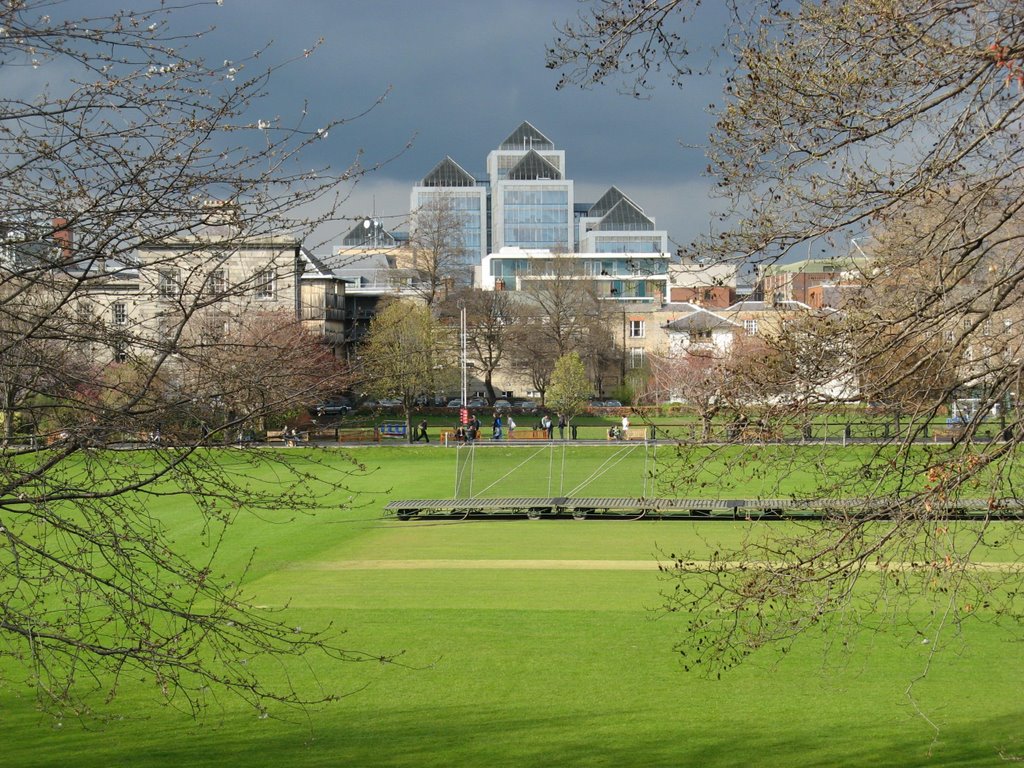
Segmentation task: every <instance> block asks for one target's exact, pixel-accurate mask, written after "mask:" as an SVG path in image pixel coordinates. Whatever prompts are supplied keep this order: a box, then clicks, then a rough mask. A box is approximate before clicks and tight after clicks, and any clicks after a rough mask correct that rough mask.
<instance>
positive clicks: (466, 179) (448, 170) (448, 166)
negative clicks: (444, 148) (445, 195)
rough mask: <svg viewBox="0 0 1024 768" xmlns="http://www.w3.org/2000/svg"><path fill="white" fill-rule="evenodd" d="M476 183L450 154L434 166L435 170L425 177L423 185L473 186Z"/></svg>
mask: <svg viewBox="0 0 1024 768" xmlns="http://www.w3.org/2000/svg"><path fill="white" fill-rule="evenodd" d="M475 185H476V179H474V178H473V177H472V176H471V175H470V174H469V173H467V172H466V171H465V169H463V167H462V166H461V165H459V164H458V163H456V162H455V161H454V160H452V159H451V157H449V156H448V155H445V157H444V160H442V161H441V162H440V163H438V164H437V165H435V166H434V170H432V171H431V172H430V173H428V174H427V175H426V176H424V177H423V181H422V183H421V186H424V187H472V186H475Z"/></svg>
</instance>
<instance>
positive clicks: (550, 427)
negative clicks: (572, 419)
mask: <svg viewBox="0 0 1024 768" xmlns="http://www.w3.org/2000/svg"><path fill="white" fill-rule="evenodd" d="M506 426H507V428H508V439H509V440H514V439H515V431H516V422H515V419H513V418H512V414H509V415H508V417H507V418H505V417H502V415H501V413H500V412H498V411H495V412H494V420H493V421H492V422H491V439H492V440H502V439H504V435H505V428H506ZM556 426H557V427H558V438H559V439H560V440H564V439H565V428H566V427H568V426H569V419H568V418H566V417H565V416H564V415H563V414H561V413H559V414H557V421H552V419H551V416H550V415H548V414H546V413H545V414H544V415H543V416H541V418H540V421H539V422H538V424H537V429H542V430H544V432H546V433H547V438H548V440H554V437H555V427H556ZM481 428H482V425H481V423H480V419H479V418H477V416H476V414H474V415H472V416H470V417H469V421H468V422H466V423H465V424H456V425H455V432H454V438H455V442H457V443H473V442H476V441H477V440H478V439H479V438H480V430H481ZM628 434H629V417H628V416H623V417H622V426H621V427H618V426H615V427H612V428H611V429H609V430H608V437H609V438H610V439H614V440H624V439H626V437H627V436H628ZM572 437H573V439H575V438H576V427H575V426H573V427H572ZM420 440H425V441H426V442H428V443H429V442H430V436H429V435H428V434H427V420H426V419H423V421H421V422H420V423H419V424H417V425H416V430H415V437H414V438H413V442H414V443H418V442H419V441H420Z"/></svg>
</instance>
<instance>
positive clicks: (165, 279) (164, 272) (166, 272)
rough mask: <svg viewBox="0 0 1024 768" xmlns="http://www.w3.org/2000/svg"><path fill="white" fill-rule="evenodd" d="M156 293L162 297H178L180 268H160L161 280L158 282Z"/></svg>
mask: <svg viewBox="0 0 1024 768" xmlns="http://www.w3.org/2000/svg"><path fill="white" fill-rule="evenodd" d="M156 294H157V296H159V297H160V298H161V299H176V298H178V270H176V269H161V270H160V282H158V283H157V286H156Z"/></svg>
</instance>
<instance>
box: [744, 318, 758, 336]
mask: <svg viewBox="0 0 1024 768" xmlns="http://www.w3.org/2000/svg"><path fill="white" fill-rule="evenodd" d="M743 330H744V331H746V333H747V336H756V335H757V320H744V321H743Z"/></svg>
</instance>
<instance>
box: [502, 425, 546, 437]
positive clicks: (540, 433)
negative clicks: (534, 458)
mask: <svg viewBox="0 0 1024 768" xmlns="http://www.w3.org/2000/svg"><path fill="white" fill-rule="evenodd" d="M547 439H548V431H547V430H546V429H523V428H522V427H516V431H515V434H514V435H512V436H511V437H510V438H509V440H547Z"/></svg>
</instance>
